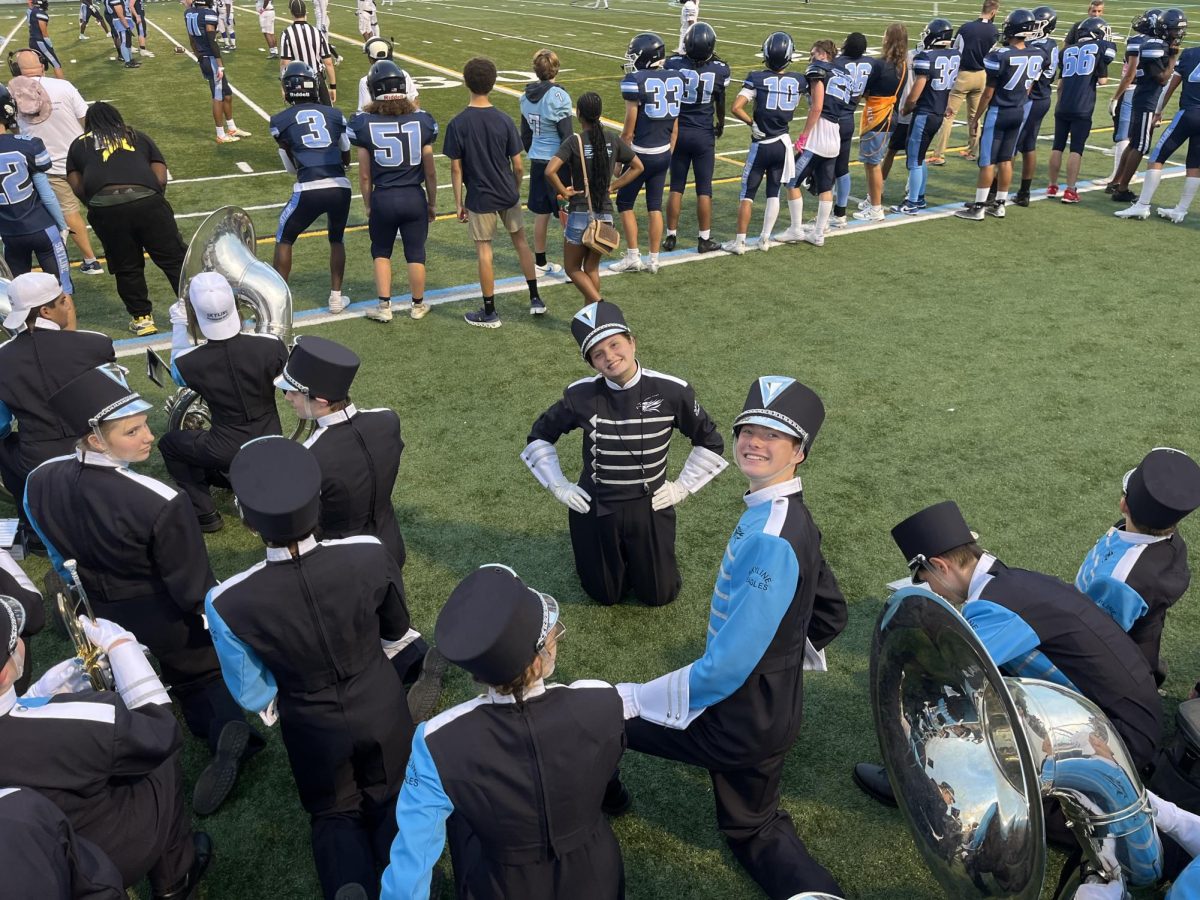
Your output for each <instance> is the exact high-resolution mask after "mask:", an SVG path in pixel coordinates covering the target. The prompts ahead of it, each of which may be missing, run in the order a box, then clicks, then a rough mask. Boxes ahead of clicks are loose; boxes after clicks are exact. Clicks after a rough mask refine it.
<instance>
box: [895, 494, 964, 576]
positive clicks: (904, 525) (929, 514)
mask: <svg viewBox="0 0 1200 900" xmlns="http://www.w3.org/2000/svg"><path fill="white" fill-rule="evenodd" d="M892 540H893V541H895V542H896V546H897V547H899V548H900V552H901V553H902V554H904V559H905V560H906V561H907V563H908V567H909V568H910V569H911V568H914V567H915V566H918V565H920V564H921V563H924V562H926V561H927V560H929V559H931V558H932V557H934V556H941V555H942V554H943V553H945V552H946V551H948V550H953V549H954V548H955V547H961V546H963V545H964V544H969V543H971V542H972V541H974V540H975V534H974V532H972V531H971V529H970V528H968V527H967V522H966V520H965V519H964V518H963V515H962V511H961V510H959V508H958V504H957V503H955V502H954V501H953V500H944V501H942V502H941V503H935V504H933V506H927V507H925V508H924V509H923V510H921V511H920V512H919V513H913V514H912V515H911V516H909V517H908V518H907V519H905V520H904V521H903V522H901V523H900V524H899V525H897V526H896V527H895V528H893V529H892Z"/></svg>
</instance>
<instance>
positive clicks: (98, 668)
mask: <svg viewBox="0 0 1200 900" xmlns="http://www.w3.org/2000/svg"><path fill="white" fill-rule="evenodd" d="M63 568H64V569H66V571H67V574H68V575H69V576H71V583H70V584H68V585H63V589H62V590H60V591H58V596H57V600H56V606H57V607H58V615H59V618H61V619H62V624H63V627H64V628H65V629H66V630H67V637H68V638H69V639H70V641H71V644H72V645H73V646H74V647H75V657H76V658H77V659H78V660H79V663H80V665H81V666H82V667H83V674H84V675H86V676H87V679H88V681H90V682H91V683H92V687H93V688H94V689H95V690H97V691H111V690H112V689H113V685H114V681H113V674H112V666H110V665H109V663H108V657H107V656H106V655H105V653H104V651H103V650H101V649H100V648H99V647H97V646H96V645H95V644H93V643H92V641H91V639H90V638H89V637H88V636H87V635H86V634H84V631H83V628H82V627H81V626H80V624H79V617H80V616H86V617H87V618H89V619H91V620H92V621H93V622H94V621H96V616H95V613H93V612H92V604H91V603H90V602H89V601H88V596H87V591H85V590H84V589H83V582H82V581H80V580H79V568H78V566H77V565H76V564H75V560H73V559H68V560H64V561H63Z"/></svg>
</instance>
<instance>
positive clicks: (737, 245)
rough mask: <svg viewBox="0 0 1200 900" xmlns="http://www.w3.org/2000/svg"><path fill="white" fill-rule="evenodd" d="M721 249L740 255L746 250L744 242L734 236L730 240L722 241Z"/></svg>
mask: <svg viewBox="0 0 1200 900" xmlns="http://www.w3.org/2000/svg"><path fill="white" fill-rule="evenodd" d="M721 249H722V250H724V251H725V252H726V253H732V254H733V255H734V256H741V255H742V254H743V253H745V252H746V242H745V241H744V240H742V239H740V238H734V239H733V240H732V241H726V242H725V243H723V244H722V245H721Z"/></svg>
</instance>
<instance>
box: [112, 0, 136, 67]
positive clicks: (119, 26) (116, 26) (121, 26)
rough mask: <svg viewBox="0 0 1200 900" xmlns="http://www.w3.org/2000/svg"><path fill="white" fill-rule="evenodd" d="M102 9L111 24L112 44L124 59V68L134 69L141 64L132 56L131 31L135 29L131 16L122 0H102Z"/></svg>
mask: <svg viewBox="0 0 1200 900" xmlns="http://www.w3.org/2000/svg"><path fill="white" fill-rule="evenodd" d="M104 11H105V13H107V18H108V22H109V25H110V26H112V31H111V32H110V33H111V35H112V40H113V46H115V47H116V48H117V52H118V53H119V54H120V55H121V59H123V60H124V61H125V68H127V69H136V68H137V67H138V66H140V65H141V63H140V62H138V61H137V60H135V59H134V58H133V51H132V50H131V48H132V46H133V32H134V30H135V29H136V27H137V26H136V25H135V24H134V21H133V17H132V15H130V13H129V8H128V7H127V6H126V5H125V2H124V0H104Z"/></svg>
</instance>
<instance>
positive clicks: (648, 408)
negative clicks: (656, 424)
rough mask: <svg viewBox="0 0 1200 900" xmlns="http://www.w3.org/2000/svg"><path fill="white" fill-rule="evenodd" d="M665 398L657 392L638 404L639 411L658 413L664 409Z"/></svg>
mask: <svg viewBox="0 0 1200 900" xmlns="http://www.w3.org/2000/svg"><path fill="white" fill-rule="evenodd" d="M662 405H663V398H662V397H659V396H658V395H657V394H656V395H655V396H653V397H650V398H649V399H647V400H643V401H642V402H641V403H639V404H638V405H637V409H638V412H640V413H642V414H643V415H645V414H646V413H656V412H658V411H659V410H660V409H662Z"/></svg>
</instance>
